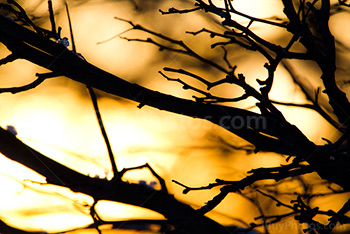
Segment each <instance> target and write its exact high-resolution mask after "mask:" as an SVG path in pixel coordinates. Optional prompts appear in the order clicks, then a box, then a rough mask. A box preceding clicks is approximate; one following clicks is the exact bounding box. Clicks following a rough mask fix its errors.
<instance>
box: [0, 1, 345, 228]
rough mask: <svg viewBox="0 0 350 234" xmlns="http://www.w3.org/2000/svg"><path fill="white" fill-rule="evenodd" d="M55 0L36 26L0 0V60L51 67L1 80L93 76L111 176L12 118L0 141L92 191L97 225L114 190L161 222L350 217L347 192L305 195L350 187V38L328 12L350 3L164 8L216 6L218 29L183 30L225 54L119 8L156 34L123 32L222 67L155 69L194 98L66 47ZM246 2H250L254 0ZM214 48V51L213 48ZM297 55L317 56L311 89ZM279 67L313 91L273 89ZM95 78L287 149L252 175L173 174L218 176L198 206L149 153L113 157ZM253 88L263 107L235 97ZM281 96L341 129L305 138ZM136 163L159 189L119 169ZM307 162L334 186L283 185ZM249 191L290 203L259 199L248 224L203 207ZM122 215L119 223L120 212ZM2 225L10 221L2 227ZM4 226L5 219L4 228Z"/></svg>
mask: <svg viewBox="0 0 350 234" xmlns="http://www.w3.org/2000/svg"><path fill="white" fill-rule="evenodd" d="M48 2H49V9H50V22H51V25H52V28H51V30H47V29H43V28H41V27H39V26H37V25H36V24H35V23H34V22H33V21H32V20H31V19H30V18H29V17H28V16H27V14H26V12H25V10H24V9H22V8H21V7H20V5H18V4H17V3H16V2H15V1H13V0H9V1H8V3H6V4H1V5H0V6H1V8H2V9H5V10H7V11H8V12H10V13H11V15H10V16H11V17H13V18H10V17H7V16H3V15H1V16H0V41H1V42H2V43H3V44H4V45H5V46H6V47H7V48H8V50H9V51H11V54H10V55H8V56H7V57H5V58H3V59H1V60H0V64H1V65H4V64H6V63H8V62H12V61H14V60H16V59H25V60H28V61H30V62H32V63H34V64H37V65H39V66H41V67H44V68H46V69H48V70H49V71H50V72H48V73H45V74H37V79H36V80H35V81H34V82H33V83H31V84H28V85H25V86H22V87H13V88H2V89H0V92H2V93H4V92H11V93H18V92H23V91H26V90H29V89H31V88H35V87H36V86H37V85H39V84H40V83H42V82H43V81H44V80H46V79H48V78H51V77H56V76H65V77H67V78H69V79H72V80H74V81H77V82H80V83H82V84H84V85H86V86H87V87H88V89H89V91H90V94H91V99H92V101H93V104H94V107H95V110H96V116H97V118H98V119H99V123H100V128H101V131H102V134H103V136H104V139H105V142H106V146H107V149H108V153H109V156H110V161H111V165H112V169H113V173H114V177H113V179H111V180H106V179H101V178H92V177H89V176H86V175H83V174H81V173H78V172H76V171H74V170H72V169H70V168H68V167H66V166H64V165H62V164H60V163H58V162H56V161H54V160H52V159H50V157H48V156H46V155H43V154H41V153H40V152H38V151H36V150H35V149H33V148H30V147H29V146H27V145H25V144H24V143H22V142H21V141H20V140H18V139H17V138H16V136H14V135H13V134H12V133H11V132H10V131H7V130H5V129H0V152H1V153H2V154H3V155H5V156H6V157H8V158H9V159H12V160H14V161H16V162H19V163H21V164H23V165H25V166H27V167H29V168H31V169H33V170H35V171H36V172H38V173H39V174H41V175H43V176H45V177H46V180H47V183H48V184H53V185H58V186H63V187H66V188H69V189H71V190H72V191H74V192H80V193H84V194H87V195H90V196H91V197H93V198H94V201H95V202H94V204H93V205H92V206H91V208H90V209H91V216H92V217H93V219H94V221H95V223H94V224H95V225H96V228H97V230H98V225H99V224H103V223H106V222H105V221H103V220H101V219H100V218H99V216H98V215H97V214H96V212H95V209H94V207H95V205H96V203H97V202H98V201H99V200H110V201H118V202H122V203H127V204H132V205H136V206H142V207H145V208H148V209H151V210H154V211H156V212H159V213H160V214H162V215H164V217H165V218H166V219H167V221H165V222H162V224H163V225H164V230H163V231H169V232H170V233H248V232H250V231H252V230H254V229H256V228H258V227H263V228H264V229H263V230H264V231H265V233H269V226H270V225H272V224H275V223H279V222H281V220H282V219H284V218H286V217H294V218H295V219H296V220H297V221H298V222H299V223H301V224H302V223H306V224H307V226H306V229H305V230H304V231H305V232H307V231H309V232H310V233H330V232H332V231H333V229H334V228H335V227H336V226H338V225H339V224H342V225H343V224H348V223H350V217H349V216H348V215H346V214H347V213H348V212H349V210H350V199H349V200H348V201H347V202H346V203H345V204H344V205H343V207H342V208H340V209H339V210H322V209H320V208H319V207H314V206H312V205H310V200H311V199H313V198H314V197H315V196H325V195H327V194H339V193H344V194H346V192H348V191H349V189H350V153H349V125H350V102H349V100H348V98H347V97H346V94H345V92H344V91H343V90H342V89H341V88H339V85H338V84H339V82H341V81H339V80H337V79H336V78H337V76H336V75H337V74H338V73H337V71H338V70H339V66H338V65H337V59H344V58H341V57H339V56H338V55H337V52H338V50H340V49H342V50H346V49H348V48H345V46H343V47H342V46H339V47H337V45H339V44H340V43H338V42H337V38H334V36H333V35H332V33H331V31H330V27H329V18H330V16H331V15H332V14H335V13H337V12H345V13H347V14H348V13H349V12H350V9H349V5H348V3H347V2H346V1H340V0H339V1H338V2H333V1H332V4H331V1H327V0H315V1H305V0H299V1H292V0H282V1H281V2H282V4H283V13H284V15H285V17H284V18H279V17H273V18H269V19H262V18H256V17H254V16H251V15H247V14H245V13H244V12H239V11H238V10H236V9H235V7H234V1H230V0H223V1H222V6H220V5H219V3H214V2H212V1H210V0H209V1H202V0H196V1H193V2H194V7H193V8H191V9H176V8H169V10H167V11H164V10H160V12H161V14H164V15H166V14H194V13H196V12H203V13H205V14H207V15H208V16H209V17H211V18H209V19H211V20H212V21H213V22H216V23H217V25H216V27H217V30H212V29H209V28H205V27H204V28H202V29H200V30H198V31H195V32H188V33H189V34H192V35H193V36H195V37H196V36H199V34H208V35H209V36H210V38H211V39H210V38H208V39H207V40H208V41H209V43H210V44H211V48H212V49H215V48H219V47H221V48H222V50H221V52H222V53H221V54H220V55H218V52H213V53H212V56H208V57H209V58H207V57H205V56H202V55H201V54H200V53H199V52H196V51H195V50H194V49H192V48H191V47H190V46H189V45H187V44H186V43H185V42H184V41H182V40H177V39H173V38H171V37H168V36H167V35H165V34H164V33H162V32H156V31H153V30H150V29H148V28H146V27H145V26H143V25H139V24H136V23H134V22H132V21H129V20H126V19H119V18H117V19H118V20H121V21H123V22H125V23H128V24H129V25H130V29H129V30H128V31H133V30H137V31H141V32H144V33H145V34H148V35H149V38H147V39H141V38H128V37H124V39H126V40H128V41H137V42H142V43H148V44H152V45H154V46H156V47H158V48H159V50H160V51H169V52H173V53H178V54H180V55H182V56H187V57H190V58H191V59H193V60H194V61H197V62H199V63H201V64H203V65H204V67H206V68H205V69H207V68H210V69H213V70H214V71H215V72H216V79H215V80H212V79H211V78H209V77H204V76H201V75H197V74H195V73H194V72H192V71H191V70H190V68H189V69H187V68H186V67H184V68H178V67H175V68H173V67H164V69H163V71H160V74H161V75H162V76H163V77H165V78H166V79H167V80H169V81H175V82H177V83H180V84H181V85H182V86H183V88H184V89H187V90H190V91H193V92H195V93H198V95H196V96H193V98H194V99H193V100H187V99H182V98H178V97H175V96H171V95H169V94H164V93H161V92H158V91H157V90H150V89H147V88H145V87H143V86H141V85H138V84H133V83H130V82H128V81H126V80H124V79H122V78H120V77H118V76H116V75H112V74H110V73H108V72H106V71H103V70H101V69H99V68H98V67H95V66H94V65H92V64H90V63H89V62H87V61H86V60H85V59H84V57H82V56H81V55H80V54H78V53H77V52H76V51H75V50H76V49H75V48H74V46H73V50H69V49H67V47H66V46H65V45H64V42H65V41H64V40H65V39H64V38H61V36H60V35H59V33H58V31H59V30H58V31H57V29H56V25H55V20H54V14H53V10H52V4H51V1H48ZM134 3H135V4H136V5H137V4H138V3H137V2H134ZM140 4H141V3H140ZM251 7H252V8H254V6H251ZM266 7H268V6H266ZM237 16H239V17H242V18H244V19H245V20H246V21H247V22H248V23H247V24H244V23H241V21H239V20H237V18H236V17H237ZM179 17H180V16H179ZM255 24H262V25H266V26H268V27H267V28H271V27H277V28H279V29H280V30H283V32H284V33H285V34H286V35H288V36H287V38H288V40H287V42H284V43H281V44H279V43H277V42H275V41H272V40H270V39H268V38H264V37H261V36H259V35H258V33H256V32H255V31H254V27H253V26H254V25H255ZM343 27H346V25H344V26H343ZM71 35H73V33H72V34H71ZM120 36H121V35H120ZM72 39H73V38H72ZM210 40H213V42H211V41H210ZM71 41H72V40H71ZM73 45H74V44H73ZM237 47H241V48H244V49H245V50H247V51H251V52H254V53H258V54H260V55H261V56H262V57H263V58H264V60H265V61H266V63H265V64H264V65H263V66H264V69H265V70H266V77H264V78H259V79H257V80H256V81H257V83H258V84H259V86H260V88H258V89H257V88H254V85H253V84H252V83H250V82H248V79H247V78H246V77H245V75H244V74H242V73H238V72H236V69H237V66H235V65H234V64H233V63H234V60H233V59H231V57H230V56H231V55H232V54H233V53H234V51H235V50H237ZM208 50H210V48H208ZM213 51H214V50H213ZM210 53H211V52H208V54H210ZM186 59H187V58H186ZM294 61H302V62H303V61H305V62H309V61H312V62H313V64H315V65H316V66H317V68H315V69H318V70H319V71H320V73H321V75H320V76H319V78H318V79H320V80H321V81H322V87H320V88H316V89H313V88H314V87H310V86H308V85H306V84H305V82H303V81H302V80H301V79H300V77H298V72H297V66H296V65H295V64H294V63H293V62H294ZM253 66H256V64H254V63H252V69H254V67H253ZM189 67H190V66H189ZM278 67H283V68H284V69H285V70H287V71H288V72H289V74H290V76H291V78H292V79H293V81H294V83H295V84H296V85H297V86H298V87H299V88H300V89H301V91H302V92H303V94H304V95H305V97H306V98H307V99H308V100H309V101H308V103H305V104H298V103H291V102H281V101H276V100H272V99H271V98H270V96H269V94H270V91H271V89H272V87H273V84H274V82H275V81H276V80H278V79H279V77H278V75H276V70H277V68H278ZM345 69H349V68H348V67H347V68H345ZM170 74H172V75H170ZM174 74H175V75H177V76H181V77H187V79H188V78H189V79H192V80H195V81H197V82H198V83H201V84H202V86H201V87H203V85H204V86H205V87H206V89H202V88H198V87H196V86H194V85H192V84H190V83H188V82H186V81H185V80H184V79H180V78H173V75H174ZM305 77H306V79H308V74H305ZM310 79H311V78H310ZM337 82H338V84H337ZM347 82H348V80H346V79H345V80H344V81H343V84H346V83H347ZM220 85H232V86H237V87H239V88H240V89H241V94H240V95H238V96H231V97H226V96H217V95H214V94H213V93H211V92H210V91H211V90H212V89H213V88H214V87H218V86H220ZM93 89H98V90H101V91H104V92H106V93H109V94H112V95H115V96H118V97H122V98H125V99H128V100H132V101H135V102H137V103H139V105H138V108H140V109H141V110H140V111H142V108H143V106H150V107H154V108H157V109H159V110H164V111H168V112H172V113H177V114H180V115H184V116H189V117H193V118H200V119H205V120H208V121H210V122H212V123H213V124H216V125H219V126H221V127H222V128H225V129H226V130H228V131H230V132H231V133H232V134H235V135H237V136H239V137H241V138H242V139H244V140H245V141H247V142H249V143H250V144H251V145H253V146H254V149H253V150H254V152H255V153H257V152H273V153H277V154H281V155H285V157H286V164H285V165H281V166H277V167H269V168H255V169H253V170H251V171H249V172H247V173H248V174H247V176H246V177H244V178H243V179H241V180H237V181H227V180H223V179H220V178H216V180H215V181H213V183H211V184H209V185H203V186H202V187H190V186H188V185H186V184H185V182H183V181H173V182H174V183H176V184H178V185H179V186H182V187H183V188H184V190H183V193H185V194H186V193H189V192H191V191H194V190H209V189H212V188H216V187H219V188H220V192H219V193H218V194H217V195H216V196H215V197H213V198H212V199H211V200H209V201H208V202H207V203H206V204H205V205H203V206H202V207H200V208H199V209H194V208H192V207H191V206H189V205H188V204H184V203H182V202H180V201H178V200H177V199H175V198H174V196H173V195H171V194H169V193H168V190H167V187H166V184H165V181H164V180H163V179H162V178H161V177H160V176H159V175H158V174H157V173H156V172H155V171H154V170H153V169H152V167H150V166H149V165H148V164H146V165H141V166H140V167H135V168H128V169H120V168H118V167H117V165H116V163H115V160H114V156H113V152H112V150H111V147H110V144H109V141H108V137H107V134H106V132H105V130H104V126H103V123H102V117H101V116H100V114H99V110H98V104H97V98H96V96H95V94H94V90H93ZM246 99H250V100H251V99H254V100H255V101H256V106H257V107H258V110H259V113H257V112H253V111H250V110H248V109H243V108H238V107H234V106H235V105H234V104H235V103H236V102H239V101H242V100H246ZM324 99H328V104H327V103H325V102H322V100H324ZM232 103H233V104H232ZM279 105H284V106H292V107H298V108H307V109H311V110H312V111H315V112H317V113H318V114H319V115H320V116H322V117H323V118H324V119H325V120H326V121H327V122H329V124H331V125H332V126H333V127H334V128H335V129H336V130H337V131H338V132H339V137H338V139H337V140H336V141H335V142H331V141H330V140H327V139H326V137H327V136H323V137H324V138H325V142H326V144H324V145H318V144H316V143H314V142H312V141H310V140H309V139H308V138H307V137H306V136H305V134H304V133H303V132H302V131H300V130H299V129H298V127H297V126H295V125H293V124H292V123H290V122H289V121H288V120H287V119H286V118H285V116H284V114H283V113H282V112H281V111H280V110H279V108H277V106H279ZM320 127H322V126H310V128H320ZM241 150H245V151H247V152H249V151H251V148H241ZM141 168H148V169H149V170H150V171H151V173H152V174H153V175H154V176H155V178H157V179H158V181H159V184H160V185H161V188H160V189H159V190H155V189H153V188H151V187H147V186H144V185H141V184H134V183H128V182H125V181H124V180H123V175H124V174H125V173H126V172H127V171H128V170H135V169H141ZM203 173H205V171H203ZM309 173H314V174H315V173H316V174H317V175H318V176H319V177H320V178H322V180H320V181H321V182H320V183H324V184H326V186H328V192H324V193H323V192H322V193H318V192H317V191H315V190H312V189H305V190H304V192H294V193H290V194H287V193H279V190H278V189H277V188H278V186H279V185H280V184H283V183H287V182H288V181H290V180H294V179H296V180H298V179H299V180H301V179H300V178H301V177H300V176H302V175H305V174H309ZM198 176H200V175H198ZM267 180H268V181H271V180H273V181H275V183H274V184H265V183H261V181H267ZM302 180H304V179H302ZM306 184H307V183H306ZM333 185H334V186H335V185H337V186H338V187H337V189H334V188H333V187H332V186H333ZM312 186H314V185H313V184H307V185H306V187H309V188H312ZM252 192H254V194H258V195H259V196H263V197H265V198H267V199H271V201H273V202H274V203H275V205H276V206H279V207H281V209H282V208H283V209H284V211H285V212H283V213H278V214H270V213H268V212H266V211H264V210H260V211H261V216H260V217H256V222H252V223H251V224H249V225H248V226H247V227H244V228H237V227H233V226H230V227H225V226H223V225H221V224H219V223H217V222H215V221H213V220H212V219H210V218H207V217H206V216H205V214H206V213H208V212H209V211H211V210H213V209H214V208H215V207H216V206H218V205H219V204H220V203H221V202H222V201H223V200H224V199H225V198H226V197H227V195H228V194H230V193H238V194H241V195H242V196H244V197H246V198H247V199H249V200H251V201H252V203H255V204H256V205H257V207H260V205H259V202H258V199H257V197H256V196H255V195H254V196H253V195H252ZM283 196H287V197H288V196H289V197H290V196H293V197H294V198H293V199H291V203H287V202H286V201H285V200H282V199H283ZM140 204H141V205H140ZM318 216H327V217H328V218H329V220H328V222H327V223H321V222H320V221H319V220H318V219H317V217H318ZM4 225H5V224H4ZM115 225H116V226H117V224H115ZM5 226H6V225H5ZM2 230H3V232H4V233H6V228H5V227H4V228H3V229H2ZM2 230H0V231H1V232H2ZM259 230H262V229H259ZM7 232H8V233H11V232H10V231H7Z"/></svg>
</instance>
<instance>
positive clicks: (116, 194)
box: [0, 128, 229, 234]
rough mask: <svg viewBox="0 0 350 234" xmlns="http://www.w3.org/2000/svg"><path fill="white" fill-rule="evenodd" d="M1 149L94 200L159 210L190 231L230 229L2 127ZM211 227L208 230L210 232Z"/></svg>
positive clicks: (169, 198) (50, 179) (161, 193)
mask: <svg viewBox="0 0 350 234" xmlns="http://www.w3.org/2000/svg"><path fill="white" fill-rule="evenodd" d="M0 152H1V153H2V154H3V155H5V156H6V157H7V158H9V159H11V160H14V161H16V162H19V163H21V164H23V165H25V166H27V167H29V168H31V169H33V170H35V171H36V172H38V173H39V174H41V175H43V176H45V177H46V180H47V182H48V183H50V184H55V185H59V186H64V187H67V188H70V189H71V190H72V191H74V192H81V193H85V194H87V195H90V196H92V197H93V198H94V199H95V200H102V199H103V200H110V201H118V202H122V203H126V204H130V205H135V206H141V207H144V208H148V209H151V210H154V211H156V212H159V213H160V214H162V215H164V216H165V217H166V218H167V219H169V222H170V223H171V224H173V225H180V224H182V223H185V222H186V223H187V226H183V228H184V229H186V230H187V231H189V232H190V233H224V234H226V233H229V232H228V231H227V230H226V228H224V227H223V226H221V225H220V224H218V223H216V222H214V221H212V220H211V219H209V218H207V217H204V216H197V215H195V210H194V209H192V208H191V207H190V206H189V205H186V204H184V203H181V202H179V201H177V200H176V199H175V198H174V197H173V196H172V195H170V194H168V193H166V192H164V190H162V191H158V190H154V189H152V188H149V187H147V186H144V185H140V184H130V183H127V182H123V181H121V180H111V181H108V180H104V179H98V178H91V177H89V176H85V175H83V174H80V173H78V172H76V171H74V170H72V169H70V168H68V167H66V166H64V165H62V164H60V163H58V162H55V161H54V160H52V159H50V158H48V157H46V156H45V155H43V154H41V153H39V152H38V151H36V150H34V149H32V148H30V147H29V146H27V145H25V144H24V143H22V142H21V141H20V140H18V139H17V138H16V137H15V136H14V135H13V134H11V133H10V132H8V131H6V130H4V129H2V128H0ZM208 231H209V232H208Z"/></svg>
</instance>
